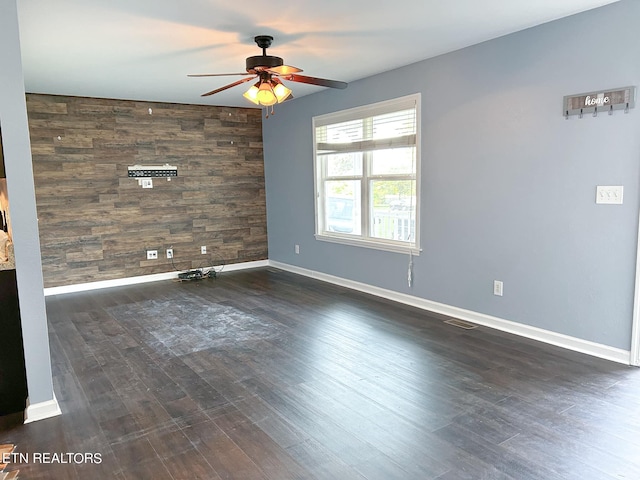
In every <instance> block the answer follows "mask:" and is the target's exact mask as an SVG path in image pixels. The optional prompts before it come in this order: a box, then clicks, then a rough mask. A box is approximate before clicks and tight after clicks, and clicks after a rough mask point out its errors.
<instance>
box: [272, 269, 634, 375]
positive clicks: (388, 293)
mask: <svg viewBox="0 0 640 480" xmlns="http://www.w3.org/2000/svg"><path fill="white" fill-rule="evenodd" d="M269 265H270V266H272V267H275V268H279V269H281V270H286V271H288V272H292V273H297V274H299V275H304V276H306V277H311V278H315V279H317V280H321V281H324V282H328V283H332V284H335V285H340V286H342V287H346V288H350V289H352V290H357V291H360V292H364V293H369V294H371V295H375V296H378V297H382V298H386V299H388V300H393V301H396V302H399V303H403V304H405V305H410V306H413V307H417V308H421V309H423V310H427V311H430V312H434V313H439V314H442V315H446V316H449V317H453V318H457V319H459V320H465V321H468V322H471V323H476V324H478V325H483V326H485V327H490V328H494V329H496V330H501V331H503V332H508V333H512V334H515V335H519V336H522V337H526V338H531V339H533V340H538V341H540V342H544V343H548V344H550V345H555V346H558V347H562V348H566V349H568V350H573V351H575V352H580V353H585V354H587V355H591V356H594V357H599V358H603V359H606V360H610V361H612V362H617V363H622V364H625V365H629V363H630V352H629V351H626V350H622V349H619V348H615V347H610V346H608V345H603V344H600V343H595V342H590V341H588V340H582V339H580V338H576V337H571V336H568V335H563V334H561V333H556V332H552V331H550V330H543V329H541V328H537V327H532V326H529V325H524V324H522V323H517V322H513V321H510V320H505V319H502V318H498V317H493V316H491V315H486V314H484V313H478V312H474V311H471V310H465V309H463V308H458V307H454V306H451V305H446V304H443V303H438V302H433V301H431V300H425V299H423V298H419V297H415V296H412V295H407V294H405V293H398V292H394V291H392V290H387V289H384V288H380V287H375V286H372V285H368V284H365V283H361V282H355V281H353V280H348V279H345V278H341V277H336V276H333V275H328V274H326V273H321V272H316V271H313V270H308V269H306V268H302V267H297V266H294V265H289V264H286V263H281V262H277V261H275V260H269Z"/></svg>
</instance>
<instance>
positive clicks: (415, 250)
mask: <svg viewBox="0 0 640 480" xmlns="http://www.w3.org/2000/svg"><path fill="white" fill-rule="evenodd" d="M315 238H316V240H320V241H322V242H330V243H339V244H342V245H350V246H352V247H362V248H371V249H374V250H383V251H385V252H393V253H404V254H412V255H414V256H416V257H417V256H419V255H420V252H421V251H422V250H421V249H420V248H419V247H417V246H410V245H402V244H398V243H384V242H377V241H371V240H364V239H361V238H357V239H356V238H348V237H343V236H339V235H324V234H319V233H316V234H315Z"/></svg>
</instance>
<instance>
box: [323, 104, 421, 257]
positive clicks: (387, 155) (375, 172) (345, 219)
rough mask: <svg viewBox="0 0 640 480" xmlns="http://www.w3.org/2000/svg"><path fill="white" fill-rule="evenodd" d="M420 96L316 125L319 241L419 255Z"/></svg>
mask: <svg viewBox="0 0 640 480" xmlns="http://www.w3.org/2000/svg"><path fill="white" fill-rule="evenodd" d="M419 106H420V95H419V94H417V95H411V96H408V97H403V98H399V99H395V100H390V101H387V102H382V103H377V104H374V105H368V106H364V107H359V108H354V109H350V110H345V111H341V112H336V113H330V114H327V115H322V116H319V117H314V119H313V129H314V146H315V173H316V182H315V189H316V192H315V193H316V238H317V239H318V240H326V241H331V242H338V243H347V244H351V245H361V246H366V247H371V248H379V249H383V250H391V251H400V252H408V251H411V252H413V253H418V252H419V249H420V246H419V243H418V233H419V225H418V218H419V216H418V207H419V205H420V196H419V182H418V178H419V171H420V156H419V154H418V145H419V142H418V132H419V131H420V129H419V116H420V115H419Z"/></svg>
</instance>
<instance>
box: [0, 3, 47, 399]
mask: <svg viewBox="0 0 640 480" xmlns="http://www.w3.org/2000/svg"><path fill="white" fill-rule="evenodd" d="M0 45H1V48H0V125H1V126H2V144H3V147H4V162H5V171H6V175H7V189H8V192H9V202H10V207H11V222H12V226H13V241H14V243H15V257H16V273H17V277H18V296H19V301H20V315H21V319H22V336H23V342H24V349H25V365H26V370H27V386H28V389H29V403H30V404H31V405H33V404H36V403H40V402H46V401H48V400H51V399H53V384H52V380H51V359H50V355H49V337H48V332H47V317H46V310H45V303H44V289H43V283H42V265H41V263H40V243H39V237H38V220H37V216H36V202H35V194H34V187H33V171H32V168H31V146H30V142H29V125H28V121H27V107H26V102H25V92H24V81H23V76H22V60H21V58H20V38H19V33H18V16H17V10H16V0H3V1H2V2H0Z"/></svg>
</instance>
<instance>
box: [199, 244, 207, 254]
mask: <svg viewBox="0 0 640 480" xmlns="http://www.w3.org/2000/svg"><path fill="white" fill-rule="evenodd" d="M200 253H201V254H202V255H204V254H205V253H207V246H206V245H202V246H201V247H200Z"/></svg>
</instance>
